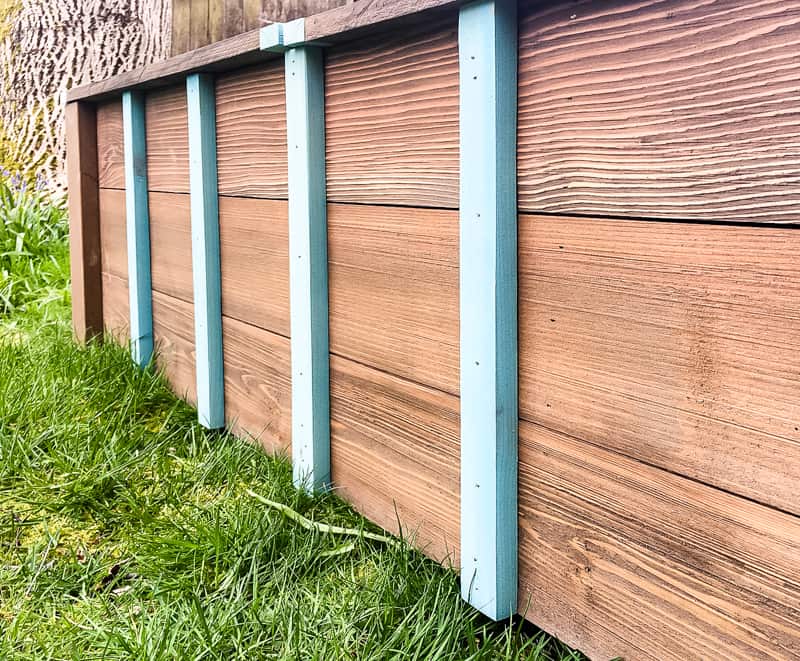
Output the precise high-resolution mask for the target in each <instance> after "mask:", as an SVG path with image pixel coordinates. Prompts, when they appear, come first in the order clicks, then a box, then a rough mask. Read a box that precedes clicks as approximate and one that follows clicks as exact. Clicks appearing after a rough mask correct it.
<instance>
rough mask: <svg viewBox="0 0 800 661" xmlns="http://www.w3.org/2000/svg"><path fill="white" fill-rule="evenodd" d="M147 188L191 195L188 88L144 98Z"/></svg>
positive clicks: (173, 89) (162, 91)
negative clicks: (189, 193)
mask: <svg viewBox="0 0 800 661" xmlns="http://www.w3.org/2000/svg"><path fill="white" fill-rule="evenodd" d="M145 131H146V134H147V188H148V190H151V191H161V192H170V193H188V192H189V114H188V109H187V105H186V86H185V85H179V86H175V87H171V88H168V89H165V90H159V91H157V92H151V93H149V94H148V95H147V97H146V99H145Z"/></svg>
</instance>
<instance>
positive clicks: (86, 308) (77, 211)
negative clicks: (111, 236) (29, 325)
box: [65, 103, 103, 342]
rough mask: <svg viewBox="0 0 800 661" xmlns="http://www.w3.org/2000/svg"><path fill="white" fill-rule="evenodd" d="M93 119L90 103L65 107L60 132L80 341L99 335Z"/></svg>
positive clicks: (99, 276)
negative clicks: (64, 153) (64, 149)
mask: <svg viewBox="0 0 800 661" xmlns="http://www.w3.org/2000/svg"><path fill="white" fill-rule="evenodd" d="M96 120H97V118H96V114H95V109H94V106H92V105H91V104H86V103H70V104H69V105H67V109H66V119H65V130H66V134H67V135H66V142H67V185H68V187H69V238H70V277H71V282H72V326H73V330H74V332H75V336H76V338H77V339H78V341H79V342H85V341H86V340H88V339H91V338H92V337H95V336H97V335H102V334H103V279H102V273H101V268H102V265H101V263H100V202H99V197H98V188H97V180H98V171H97V170H98V164H97V121H96Z"/></svg>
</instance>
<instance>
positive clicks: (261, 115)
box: [217, 60, 288, 199]
mask: <svg viewBox="0 0 800 661" xmlns="http://www.w3.org/2000/svg"><path fill="white" fill-rule="evenodd" d="M283 69H284V66H283V60H275V61H272V62H266V63H264V64H261V65H258V66H257V67H253V68H251V69H246V70H245V71H242V72H237V73H234V74H229V75H224V76H220V77H219V78H218V79H217V169H218V172H219V193H220V195H245V196H249V197H267V198H281V199H285V198H286V196H287V185H288V182H287V179H288V175H287V166H286V96H285V95H286V93H285V89H284V74H283Z"/></svg>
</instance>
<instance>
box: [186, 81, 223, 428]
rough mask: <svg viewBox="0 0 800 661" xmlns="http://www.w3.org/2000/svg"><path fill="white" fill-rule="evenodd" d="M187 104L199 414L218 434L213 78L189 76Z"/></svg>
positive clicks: (219, 337) (219, 394)
mask: <svg viewBox="0 0 800 661" xmlns="http://www.w3.org/2000/svg"><path fill="white" fill-rule="evenodd" d="M186 99H187V103H188V110H189V188H190V192H191V194H190V198H191V201H190V204H191V226H192V280H193V287H194V333H195V361H196V375H197V415H198V420H199V422H200V424H201V425H203V426H204V427H206V428H208V429H219V428H222V427H224V426H225V384H224V379H223V356H222V294H221V278H220V256H219V250H220V248H219V200H218V196H217V136H216V102H215V86H214V77H213V76H212V75H210V74H204V73H198V74H192V75H190V76H189V77H187V79H186Z"/></svg>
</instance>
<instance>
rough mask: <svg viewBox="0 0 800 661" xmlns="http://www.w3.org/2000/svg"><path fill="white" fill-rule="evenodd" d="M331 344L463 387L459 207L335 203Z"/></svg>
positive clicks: (331, 214)
mask: <svg viewBox="0 0 800 661" xmlns="http://www.w3.org/2000/svg"><path fill="white" fill-rule="evenodd" d="M328 253H329V254H328V258H329V266H328V271H329V276H328V277H329V299H330V342H331V351H333V352H334V353H337V354H339V355H342V356H345V357H348V358H352V359H354V360H357V361H359V362H362V363H366V364H368V365H371V366H373V367H377V368H378V369H381V370H383V371H386V372H391V373H393V374H396V375H398V376H402V377H405V378H407V379H411V380H414V381H417V382H420V383H424V384H427V385H430V386H433V387H436V388H439V389H441V390H444V391H446V392H450V393H453V394H457V393H458V377H459V368H458V323H459V322H458V319H459V317H458V213H457V212H456V211H442V210H433V209H413V208H406V209H403V208H398V207H375V206H366V205H363V206H362V205H343V204H329V205H328Z"/></svg>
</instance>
